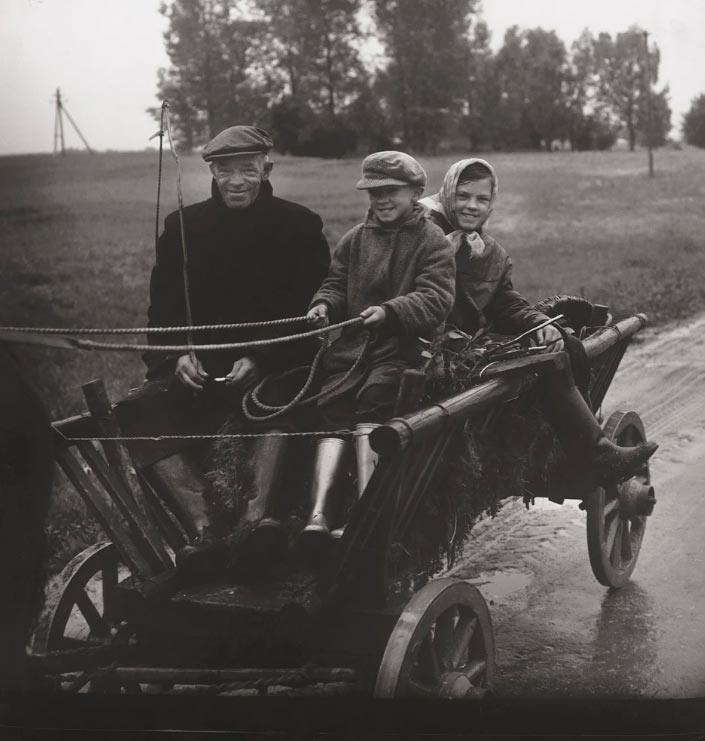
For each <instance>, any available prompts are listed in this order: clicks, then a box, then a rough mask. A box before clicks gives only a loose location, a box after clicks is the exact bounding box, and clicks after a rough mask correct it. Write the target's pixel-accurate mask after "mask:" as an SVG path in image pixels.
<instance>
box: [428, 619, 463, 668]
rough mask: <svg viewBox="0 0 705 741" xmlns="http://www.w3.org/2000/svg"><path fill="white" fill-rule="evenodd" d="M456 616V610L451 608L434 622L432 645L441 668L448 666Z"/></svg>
mask: <svg viewBox="0 0 705 741" xmlns="http://www.w3.org/2000/svg"><path fill="white" fill-rule="evenodd" d="M457 614H458V613H457V610H456V609H455V608H453V609H451V610H446V611H445V612H444V613H443V614H442V615H440V616H439V618H438V620H436V629H435V631H434V635H433V643H434V647H435V649H436V655H437V656H438V659H439V661H440V664H441V667H443V668H447V667H448V666H449V662H450V657H451V652H452V650H453V630H454V628H455V620H456V617H457Z"/></svg>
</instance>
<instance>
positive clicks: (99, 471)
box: [76, 442, 163, 571]
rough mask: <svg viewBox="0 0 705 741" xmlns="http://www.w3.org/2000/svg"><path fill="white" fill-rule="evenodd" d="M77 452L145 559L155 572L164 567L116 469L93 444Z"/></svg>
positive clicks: (88, 444) (82, 447) (80, 447)
mask: <svg viewBox="0 0 705 741" xmlns="http://www.w3.org/2000/svg"><path fill="white" fill-rule="evenodd" d="M76 449H77V451H78V452H79V453H80V454H81V455H82V456H83V459H84V460H85V461H86V463H87V464H88V466H89V468H90V469H91V471H92V472H93V473H94V474H95V477H96V478H97V479H98V481H99V482H100V484H101V485H102V486H103V488H104V489H105V491H106V493H107V494H108V496H109V498H110V499H111V501H112V502H113V503H114V504H115V506H116V507H117V508H118V510H119V511H120V514H121V515H122V516H123V517H124V518H125V522H126V523H127V526H128V528H129V529H130V532H131V533H132V536H133V538H134V540H135V543H136V544H137V545H138V547H139V549H140V551H141V552H142V553H143V554H144V557H145V558H146V559H147V561H149V563H150V565H151V566H152V568H154V569H155V571H159V570H160V569H161V567H162V565H163V564H162V560H161V558H159V556H158V555H157V553H155V551H154V549H153V548H152V546H151V543H150V541H149V539H148V538H147V536H146V535H145V532H144V530H143V529H142V525H141V523H140V521H139V519H137V517H136V515H135V511H134V503H133V502H132V501H131V498H130V497H126V496H125V489H124V487H123V486H121V485H120V483H119V482H118V481H117V479H116V477H115V472H114V469H112V468H110V466H109V465H108V463H107V461H106V460H105V458H104V457H103V456H102V455H101V454H100V453H99V452H98V451H97V450H96V448H95V447H94V445H93V443H89V442H81V443H77V445H76Z"/></svg>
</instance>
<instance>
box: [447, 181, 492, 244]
mask: <svg viewBox="0 0 705 741" xmlns="http://www.w3.org/2000/svg"><path fill="white" fill-rule="evenodd" d="M454 211H455V218H456V219H457V221H458V226H459V227H460V228H461V229H462V230H463V231H464V232H474V231H475V230H476V229H479V228H480V227H481V226H482V225H483V224H484V223H485V221H487V217H488V216H489V215H490V212H491V211H492V180H491V179H490V178H486V179H483V180H470V181H467V182H464V183H460V184H459V185H458V187H457V188H456V190H455V208H454Z"/></svg>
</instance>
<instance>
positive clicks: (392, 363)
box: [311, 206, 455, 392]
mask: <svg viewBox="0 0 705 741" xmlns="http://www.w3.org/2000/svg"><path fill="white" fill-rule="evenodd" d="M454 297H455V262H454V259H453V252H452V249H451V246H450V244H449V243H448V240H447V239H446V238H445V237H444V235H443V231H442V230H441V229H440V228H438V227H437V226H436V225H435V224H432V223H431V222H430V221H429V219H428V218H427V217H426V215H425V213H424V210H423V208H422V207H421V206H416V207H415V208H414V210H413V212H412V213H411V214H410V215H409V217H408V218H407V219H406V220H404V221H403V222H402V223H401V224H397V225H393V226H391V227H388V226H386V225H382V224H379V223H378V222H377V221H376V220H375V219H374V218H373V217H372V216H371V214H369V213H368V216H367V218H366V220H365V222H364V223H362V224H358V225H357V226H356V227H354V228H353V229H351V230H350V231H349V232H348V233H347V234H345V236H344V237H343V238H342V239H341V240H340V242H339V244H338V246H337V248H336V250H335V253H334V255H333V261H332V264H331V268H330V272H329V274H328V277H327V278H326V279H325V280H324V281H323V284H322V285H321V288H320V289H319V290H318V292H317V293H316V295H315V296H314V297H313V299H312V301H311V305H312V306H313V305H315V304H319V303H324V304H326V305H327V306H328V310H329V316H330V320H331V322H340V321H343V320H345V319H349V318H352V317H356V316H358V315H359V314H360V312H361V311H362V310H363V309H366V308H367V307H368V306H382V307H383V308H384V309H385V311H386V313H387V319H386V321H385V325H384V328H383V329H382V330H381V331H380V332H378V333H376V334H375V335H373V338H372V340H371V345H370V349H369V354H368V356H367V362H365V363H364V364H363V365H364V366H365V371H364V373H363V374H359V375H358V376H357V378H356V379H355V381H354V382H355V383H356V384H357V385H359V384H360V381H361V380H362V378H363V377H364V383H363V384H362V385H363V387H364V386H369V385H374V384H376V383H396V382H397V381H398V372H399V370H400V369H403V368H408V367H412V366H413V365H415V364H417V362H418V354H417V347H418V343H417V339H416V338H417V337H424V338H426V339H433V337H434V336H436V335H437V334H438V333H439V332H441V331H442V329H443V326H444V323H445V320H446V317H447V316H448V314H449V312H450V310H451V308H452V306H453V300H454ZM363 336H364V334H363V333H360V332H359V331H353V332H344V333H343V334H342V335H341V336H340V337H339V338H338V339H337V340H336V341H335V342H334V343H333V344H332V346H331V348H330V350H329V351H328V353H327V354H326V358H325V361H324V369H325V371H326V376H327V378H326V382H325V384H324V388H327V387H330V385H331V384H332V383H333V382H334V381H335V380H337V379H338V378H339V377H340V374H342V373H344V372H345V371H346V370H348V369H349V368H350V366H351V365H352V362H354V359H355V357H356V356H357V354H358V351H359V348H360V345H361V343H362V340H363ZM346 388H349V386H348V385H347V384H346ZM342 391H343V389H341V392H342Z"/></svg>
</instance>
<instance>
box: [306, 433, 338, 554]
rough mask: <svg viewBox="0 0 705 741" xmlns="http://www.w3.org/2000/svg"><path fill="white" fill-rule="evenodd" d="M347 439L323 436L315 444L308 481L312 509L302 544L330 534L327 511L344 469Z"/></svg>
mask: <svg viewBox="0 0 705 741" xmlns="http://www.w3.org/2000/svg"><path fill="white" fill-rule="evenodd" d="M346 453H347V443H346V441H345V440H343V439H341V438H339V437H324V438H322V439H320V440H319V441H318V444H317V445H316V455H315V458H314V466H313V480H312V482H311V512H310V514H309V518H308V523H307V524H306V527H304V529H303V531H302V532H301V536H300V543H301V545H302V546H303V547H306V546H307V544H309V543H313V542H315V541H321V540H327V539H328V538H329V537H330V513H331V508H332V506H333V505H335V501H334V500H335V498H336V496H335V490H336V488H338V487H339V486H340V484H341V482H342V476H343V474H344V472H345V469H344V466H343V463H344V460H345V455H346Z"/></svg>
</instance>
